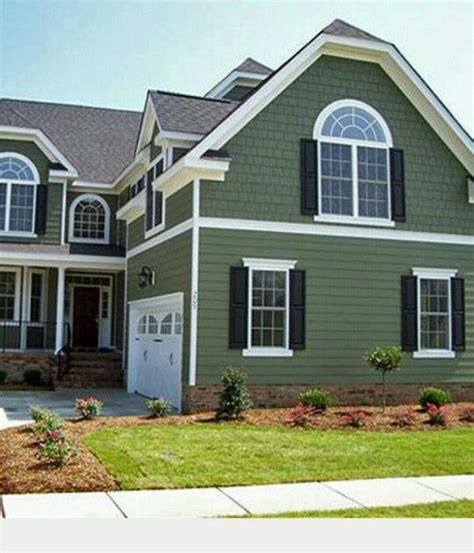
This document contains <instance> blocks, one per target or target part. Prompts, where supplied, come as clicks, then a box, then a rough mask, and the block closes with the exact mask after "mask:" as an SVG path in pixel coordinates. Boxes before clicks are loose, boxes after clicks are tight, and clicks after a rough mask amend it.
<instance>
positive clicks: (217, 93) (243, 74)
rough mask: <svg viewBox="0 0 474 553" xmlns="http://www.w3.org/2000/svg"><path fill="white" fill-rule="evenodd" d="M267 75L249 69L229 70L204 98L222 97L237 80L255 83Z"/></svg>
mask: <svg viewBox="0 0 474 553" xmlns="http://www.w3.org/2000/svg"><path fill="white" fill-rule="evenodd" d="M267 77H268V75H262V74H260V73H251V72H249V71H236V70H234V71H231V72H230V73H229V74H228V75H227V76H226V77H224V78H223V79H222V80H221V81H219V82H218V83H217V84H216V85H215V86H214V87H213V88H211V90H209V92H207V93H206V94H205V95H204V97H205V98H222V97H223V96H224V95H225V94H227V92H229V90H231V89H232V88H233V87H234V86H235V85H236V84H237V83H236V81H237V80H244V81H247V82H249V83H253V84H254V85H257V84H258V83H260V82H261V81H264V80H265V79H266V78H267Z"/></svg>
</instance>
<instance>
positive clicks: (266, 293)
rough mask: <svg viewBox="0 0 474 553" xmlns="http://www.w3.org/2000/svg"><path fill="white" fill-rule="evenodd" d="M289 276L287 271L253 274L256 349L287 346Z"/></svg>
mask: <svg viewBox="0 0 474 553" xmlns="http://www.w3.org/2000/svg"><path fill="white" fill-rule="evenodd" d="M286 275H287V273H286V272H285V271H253V272H252V287H253V289H252V313H251V322H252V332H251V345H252V346H253V347H284V346H285V321H286V317H285V313H286Z"/></svg>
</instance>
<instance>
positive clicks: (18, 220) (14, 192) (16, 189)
mask: <svg viewBox="0 0 474 553" xmlns="http://www.w3.org/2000/svg"><path fill="white" fill-rule="evenodd" d="M38 183H39V175H38V171H37V169H36V167H35V166H34V165H33V163H32V162H31V161H30V160H29V159H28V158H27V157H25V156H23V155H20V154H15V153H2V154H0V232H1V231H4V232H12V233H16V234H21V233H32V232H33V230H34V219H35V204H36V189H37V186H36V185H37V184H38Z"/></svg>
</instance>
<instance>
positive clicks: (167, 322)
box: [160, 312, 182, 335]
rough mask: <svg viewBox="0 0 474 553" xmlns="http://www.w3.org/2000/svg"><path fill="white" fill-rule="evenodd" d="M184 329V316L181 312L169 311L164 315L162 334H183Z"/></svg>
mask: <svg viewBox="0 0 474 553" xmlns="http://www.w3.org/2000/svg"><path fill="white" fill-rule="evenodd" d="M181 329H182V317H181V313H178V312H175V313H168V314H167V315H165V317H163V320H162V321H161V329H160V333H161V334H167V335H171V334H181Z"/></svg>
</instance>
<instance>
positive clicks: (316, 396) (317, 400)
mask: <svg viewBox="0 0 474 553" xmlns="http://www.w3.org/2000/svg"><path fill="white" fill-rule="evenodd" d="M300 401H301V403H302V404H303V405H311V406H312V407H314V408H315V409H319V410H320V411H325V410H326V409H327V408H328V407H329V406H330V405H331V401H332V398H331V394H330V393H329V392H328V391H327V390H323V389H322V388H310V389H309V390H305V391H304V392H302V393H301V394H300Z"/></svg>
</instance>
